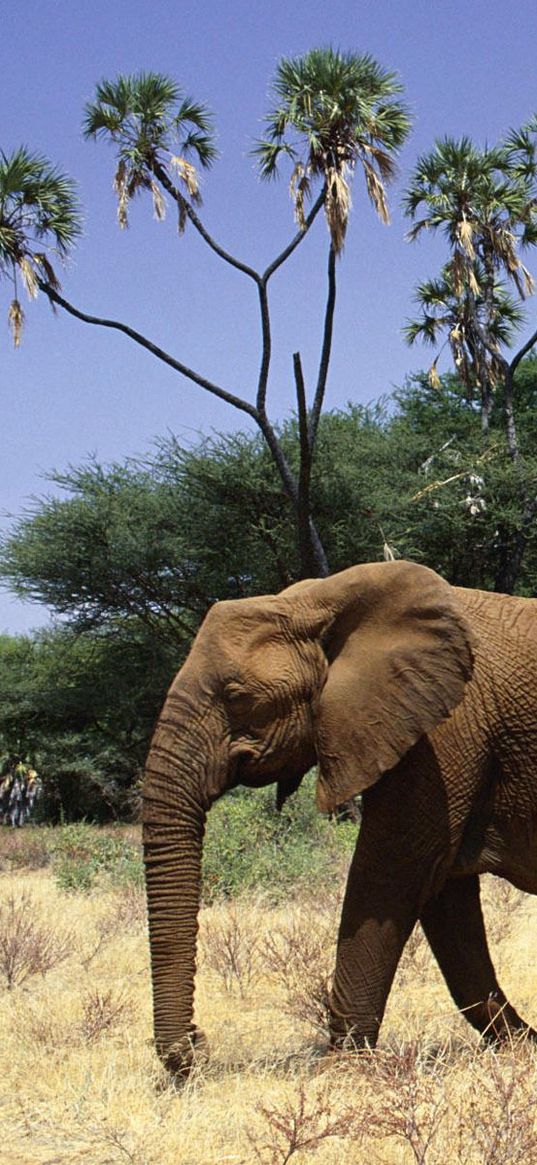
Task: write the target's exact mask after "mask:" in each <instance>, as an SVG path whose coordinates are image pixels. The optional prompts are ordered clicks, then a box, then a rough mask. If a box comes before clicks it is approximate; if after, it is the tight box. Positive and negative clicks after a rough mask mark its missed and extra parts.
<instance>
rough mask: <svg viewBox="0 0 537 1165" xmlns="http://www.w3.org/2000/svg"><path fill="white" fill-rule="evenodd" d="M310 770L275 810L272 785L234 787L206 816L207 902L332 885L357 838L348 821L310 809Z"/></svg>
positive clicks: (277, 896)
mask: <svg viewBox="0 0 537 1165" xmlns="http://www.w3.org/2000/svg"><path fill="white" fill-rule="evenodd" d="M314 781H315V778H314V774H313V773H312V774H309V775H308V776H307V777H306V778H305V779H304V781H303V782H302V785H301V787H300V789H299V790H298V792H297V793H295V794H294V795H293V796H292V797H291V798H290V799H289V800H288V801H287V802H286V803H285V805H284V807H283V809H282V811H281V813H278V811H277V809H276V798H275V792H274V788H273V787H270V786H269V787H267V788H266V789H236V790H234V791H232V792H231V793H229V794H226V795H225V796H224V797H222V798H221V799H220V800H219V801H217V803H216V804H215V805H214V806H213V808H212V809H211V812H210V814H209V816H208V821H207V829H206V835H205V843H204V847H203V895H204V899H205V901H206V902H212V901H214V900H215V899H217V898H219V897H234V896H236V895H237V894H240V893H242V892H244V891H252V892H261V893H262V894H263V896H265V897H266V898H267V900H268V901H272V902H278V901H284V900H285V899H286V898H288V897H289V894H297V895H298V894H300V893H301V892H302V891H304V890H307V891H314V890H315V888H316V887H321V886H324V887H325V888H326V887H331V886H332V885H333V883H334V880H335V878H336V877H337V872H339V868H340V866H341V865H342V864H344V863H345V861H346V860H348V858H349V856H350V854H351V852H352V848H353V846H354V843H355V841H356V826H355V825H353V824H352V823H351V822H345V823H343V824H340V825H336V824H335V822H333V821H328V820H327V818H325V817H321V815H320V814H319V813H318V812H317V809H316V808H315V796H314Z"/></svg>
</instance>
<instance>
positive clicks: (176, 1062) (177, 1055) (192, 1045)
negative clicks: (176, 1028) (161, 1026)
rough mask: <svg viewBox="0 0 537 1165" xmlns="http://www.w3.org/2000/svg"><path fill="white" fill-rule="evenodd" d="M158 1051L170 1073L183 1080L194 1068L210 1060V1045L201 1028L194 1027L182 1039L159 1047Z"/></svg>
mask: <svg viewBox="0 0 537 1165" xmlns="http://www.w3.org/2000/svg"><path fill="white" fill-rule="evenodd" d="M157 1052H158V1055H159V1059H160V1060H161V1061H162V1063H163V1064H164V1067H165V1068H166V1070H167V1071H168V1072H169V1073H170V1075H171V1076H173V1077H175V1078H176V1079H177V1080H178V1081H181V1080H185V1079H186V1078H187V1076H189V1075H190V1073H191V1072H192V1070H193V1068H195V1067H197V1066H199V1065H200V1064H203V1063H205V1062H206V1061H207V1060H208V1058H209V1045H208V1042H207V1039H206V1037H205V1035H204V1033H203V1032H202V1031H201V1030H200V1029H199V1028H192V1030H191V1031H190V1032H189V1033H188V1035H187V1036H185V1037H184V1038H183V1039H182V1040H179V1041H178V1042H177V1043H175V1044H168V1045H167V1047H166V1048H163V1049H160V1048H158V1047H157Z"/></svg>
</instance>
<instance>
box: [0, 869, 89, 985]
mask: <svg viewBox="0 0 537 1165" xmlns="http://www.w3.org/2000/svg"><path fill="white" fill-rule="evenodd" d="M71 948H72V937H71V935H69V934H63V935H59V934H57V933H56V932H55V931H54V930H53V929H52V927H50V926H48V925H47V924H46V923H44V922H42V921H41V919H40V917H39V913H38V910H37V907H36V904H35V902H34V900H33V898H32V897H31V895H30V894H28V893H26V892H25V891H23V892H22V893H21V894H19V895H18V896H16V895H15V894H13V893H11V894H9V895H8V897H7V899H6V901H5V902H3V903H0V975H1V976H3V978H4V979H5V982H6V986H7V988H8V990H11V989H12V988H13V987H20V985H21V983H24V982H25V981H26V979H29V978H30V976H32V975H45V974H46V972H47V971H50V970H51V969H52V967H55V966H57V964H58V963H61V962H63V960H64V959H67V958H68V957H69V955H70V954H71Z"/></svg>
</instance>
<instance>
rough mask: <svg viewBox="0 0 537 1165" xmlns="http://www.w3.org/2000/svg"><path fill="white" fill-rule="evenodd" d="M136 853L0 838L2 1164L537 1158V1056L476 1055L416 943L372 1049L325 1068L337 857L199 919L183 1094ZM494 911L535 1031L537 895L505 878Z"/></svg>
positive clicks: (489, 910) (493, 893)
mask: <svg viewBox="0 0 537 1165" xmlns="http://www.w3.org/2000/svg"><path fill="white" fill-rule="evenodd" d="M94 837H96V838H98V844H97V842H95V841H94V840H93V839H94ZM338 844H339V843H338ZM137 846H138V834H137V831H136V830H135V829H133V828H131V829H128V828H127V829H125V828H123V829H121V830H109V831H104V832H103V831H92V830H91V829H90V827H87V826H81V827H78V826H76V827H66V828H63V829H58V830H51V829H31V828H29V827H27V828H26V829H24V830H20V831H12V830H9V829H7V828H3V829H1V830H0V871H1V872H0V1026H1V1030H2V1033H3V1048H2V1054H1V1061H0V1100H1V1108H0V1113H1V1138H2V1149H1V1150H0V1159H1V1160H2V1162H3V1165H79V1163H80V1165H82V1163H87V1165H116V1163H117V1165H120V1163H122V1162H123V1163H130V1165H224V1163H229V1165H242V1163H244V1165H250V1163H256V1162H259V1163H260V1165H283V1163H284V1162H288V1161H291V1162H293V1165H294V1163H295V1162H296V1165H299V1163H300V1162H304V1161H309V1160H313V1159H314V1160H315V1161H316V1162H319V1165H325V1163H326V1165H329V1163H334V1165H335V1163H336V1162H338V1165H350V1163H351V1162H353V1163H354V1162H356V1163H361V1162H364V1163H365V1162H368V1163H375V1162H382V1163H385V1165H391V1163H393V1165H403V1163H407V1162H409V1163H412V1162H420V1163H424V1165H440V1163H442V1165H446V1163H448V1162H463V1163H466V1165H474V1163H475V1165H482V1163H487V1165H507V1163H508V1165H514V1163H516V1162H522V1161H523V1162H525V1163H529V1165H531V1163H532V1162H537V1129H536V1127H535V1117H534V1100H535V1094H536V1086H537V1051H534V1049H533V1048H532V1046H531V1045H530V1044H529V1043H527V1042H524V1041H520V1042H517V1043H516V1044H513V1045H512V1046H508V1047H506V1048H505V1049H503V1050H502V1051H500V1052H494V1051H491V1050H487V1049H485V1048H484V1047H483V1045H482V1044H480V1043H479V1041H478V1040H477V1037H475V1036H474V1034H473V1032H472V1031H471V1029H470V1028H469V1026H468V1025H467V1024H466V1023H465V1021H464V1020H463V1019H462V1018H461V1017H459V1016H458V1015H457V1013H456V1012H455V1009H454V1006H453V1004H452V1002H451V999H450V997H449V995H448V993H447V991H446V989H445V987H444V985H443V981H442V980H441V977H440V975H439V972H438V971H437V969H436V967H435V965H434V963H433V961H432V958H431V956H430V955H429V952H428V948H427V944H426V943H425V940H424V939H423V938H422V936H421V934H420V932H419V931H416V933H415V934H414V935H413V937H412V939H411V941H410V943H409V944H408V947H407V950H406V952H405V954H404V958H403V960H402V963H401V965H400V968H399V971H398V975H397V980H396V983H395V985H394V988H393V990H392V993H391V997H390V1001H389V1006H388V1010H387V1014H386V1018H385V1021H384V1024H383V1028H382V1039H381V1041H380V1046H379V1049H378V1050H377V1051H376V1052H375V1053H374V1054H371V1055H369V1054H367V1055H364V1056H362V1057H359V1058H356V1057H355V1058H352V1057H345V1056H338V1057H329V1056H326V1055H325V1051H326V1037H325V1035H324V1008H325V1000H326V989H327V983H328V977H329V974H330V969H331V967H332V965H333V960H334V940H335V931H336V923H337V917H338V909H339V900H340V897H341V893H342V888H343V881H344V867H345V861H344V860H343V859H342V857H341V855H339V857H337V859H336V858H335V857H333V859H332V861H331V863H330V865H329V867H328V871H329V872H328V873H325V876H324V878H322V877H321V878H319V874H318V873H317V875H316V877H315V880H314V884H313V883H312V884H311V885H310V887H309V890H308V884H307V880H306V882H304V881H303V882H302V884H301V890H300V893H299V895H298V897H297V898H296V899H295V900H293V901H292V902H289V903H287V904H285V905H284V904H282V902H281V901H280V902H279V903H278V902H276V903H275V902H274V901H271V900H270V897H267V895H266V894H265V895H262V894H259V893H258V894H257V896H255V895H254V892H253V891H252V890H250V892H249V893H245V892H244V891H243V892H242V894H241V895H239V896H238V897H232V898H229V897H228V898H227V899H225V900H223V899H219V897H218V896H216V897H214V900H213V901H212V904H210V905H206V906H205V907H204V908H203V911H202V916H201V933H200V966H199V975H198V986H197V994H196V1012H197V1020H198V1023H199V1024H200V1026H202V1027H203V1029H204V1031H205V1033H206V1036H207V1040H208V1045H209V1048H210V1058H209V1059H208V1060H205V1061H203V1060H200V1062H199V1063H198V1064H197V1066H196V1067H195V1069H194V1071H193V1073H192V1076H191V1078H190V1080H189V1081H188V1083H187V1084H186V1085H185V1086H183V1087H182V1088H176V1087H174V1086H173V1084H171V1083H170V1082H169V1081H168V1080H167V1078H166V1076H165V1074H164V1073H163V1071H162V1070H161V1069H160V1067H159V1064H158V1062H157V1060H156V1057H155V1055H154V1052H153V1049H152V1046H151V1041H150V1036H151V1016H150V989H149V973H148V950H147V941H146V934H145V909H144V902H143V893H142V888H141V882H140V863H139V854H138V850H137ZM484 900H485V909H486V914H487V921H488V930H489V935H490V938H491V946H492V948H493V954H494V957H495V960H496V963H497V966H498V968H499V971H500V976H501V981H502V984H503V986H504V987H505V989H506V990H507V992H508V994H509V995H510V996H511V998H512V1001H513V1003H514V1004H515V1006H516V1007H517V1009H519V1010H520V1011H521V1012H522V1014H523V1015H524V1016H526V1017H527V1018H528V1019H529V1020H530V1021H531V1022H533V1023H534V1024H537V1009H536V1004H535V1002H534V994H535V986H536V984H537V967H536V959H535V953H536V952H537V900H533V899H531V898H527V897H525V896H523V895H521V894H519V893H518V892H517V891H515V890H513V889H512V888H511V887H509V886H508V885H506V884H505V883H502V882H500V881H498V880H493V879H485V881H484Z"/></svg>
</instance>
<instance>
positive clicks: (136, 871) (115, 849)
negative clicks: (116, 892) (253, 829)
mask: <svg viewBox="0 0 537 1165" xmlns="http://www.w3.org/2000/svg"><path fill="white" fill-rule="evenodd" d="M51 852H52V859H53V869H54V875H55V878H56V881H57V883H58V886H59V887H60V889H61V890H66V891H67V892H79V893H85V892H88V891H89V890H92V889H93V888H94V886H95V885H96V883H100V884H101V885H105V886H110V885H113V886H128V885H133V884H134V885H140V884H141V882H142V880H143V870H142V861H141V856H140V850H139V847H138V846H136V845H134V844H133V842H132V841H131V840H130V838H129V837H127V838H126V837H125V836H124V835H123V832H122V831H121V830H118V831H117V832H107V831H106V830H102V829H99V828H98V827H97V826H92V825H86V824H84V823H78V822H77V823H76V824H73V825H65V826H62V827H60V828H58V829H54V830H53V831H52V840H51Z"/></svg>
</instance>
